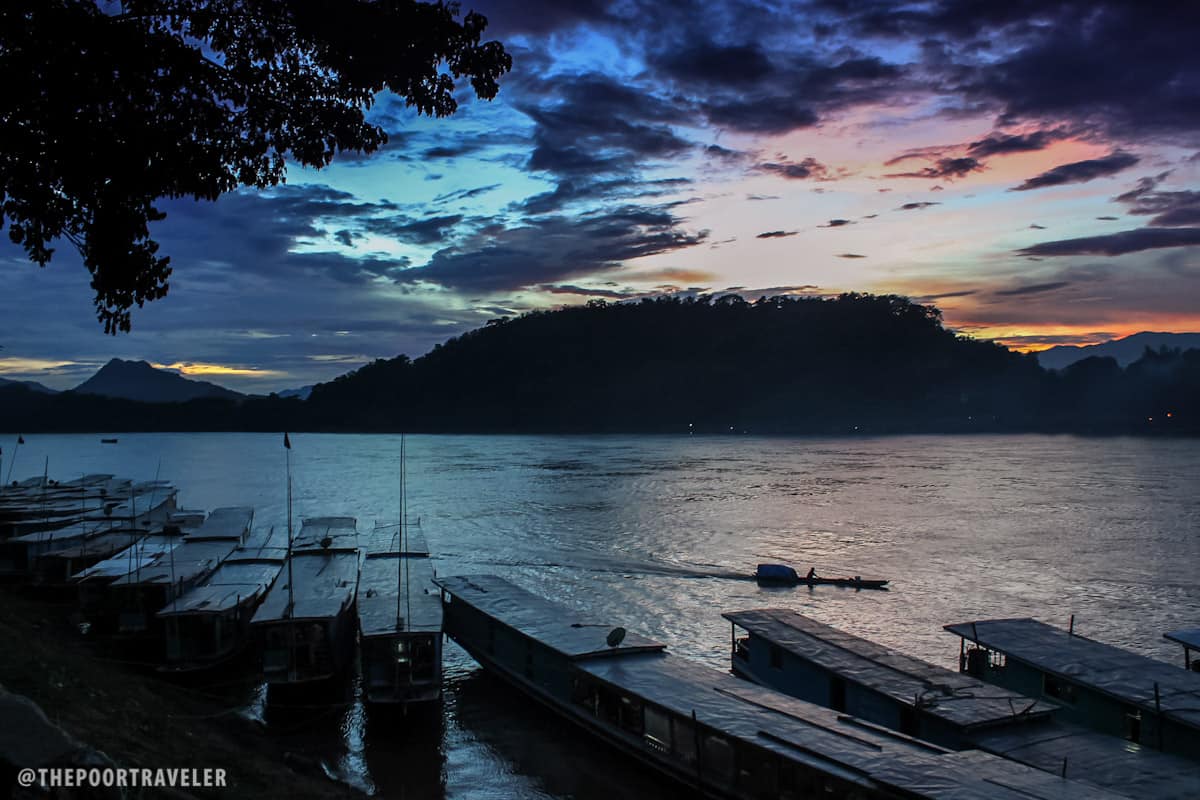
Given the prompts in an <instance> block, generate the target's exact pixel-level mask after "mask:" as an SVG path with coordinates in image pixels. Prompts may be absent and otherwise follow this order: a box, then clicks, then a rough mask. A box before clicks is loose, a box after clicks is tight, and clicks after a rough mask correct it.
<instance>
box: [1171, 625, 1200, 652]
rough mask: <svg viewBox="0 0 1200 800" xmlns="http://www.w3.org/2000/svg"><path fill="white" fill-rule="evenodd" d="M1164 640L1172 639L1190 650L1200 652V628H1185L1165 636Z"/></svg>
mask: <svg viewBox="0 0 1200 800" xmlns="http://www.w3.org/2000/svg"><path fill="white" fill-rule="evenodd" d="M1163 638H1164V639H1170V640H1171V641H1172V642H1177V643H1178V644H1181V645H1183V646H1184V647H1186V648H1187V649H1188V650H1200V628H1184V629H1183V630H1179V631H1171V632H1170V633H1164V634H1163Z"/></svg>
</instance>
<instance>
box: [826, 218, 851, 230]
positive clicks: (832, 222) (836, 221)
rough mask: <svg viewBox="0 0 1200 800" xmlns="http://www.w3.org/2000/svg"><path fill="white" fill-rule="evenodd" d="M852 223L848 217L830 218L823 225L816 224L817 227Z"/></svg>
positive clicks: (835, 226)
mask: <svg viewBox="0 0 1200 800" xmlns="http://www.w3.org/2000/svg"><path fill="white" fill-rule="evenodd" d="M853 224H855V223H854V221H853V220H849V219H831V220H829V222H827V223H825V224H824V225H818V226H817V227H818V228H841V227H844V226H846V225H853Z"/></svg>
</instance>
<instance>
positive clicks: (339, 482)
mask: <svg viewBox="0 0 1200 800" xmlns="http://www.w3.org/2000/svg"><path fill="white" fill-rule="evenodd" d="M109 435H116V436H118V437H119V442H118V444H116V445H111V444H109V445H103V444H101V443H100V438H101V437H100V434H88V435H61V436H54V435H37V436H27V437H25V438H26V444H24V445H22V446H21V447H20V448H19V449H18V450H17V452H16V459H17V462H16V465H15V469H14V472H13V477H14V478H17V477H21V478H24V477H27V476H29V475H32V474H40V473H41V471H42V469H43V465H44V463H45V459H46V458H48V459H49V471H50V475H51V477H55V478H61V479H67V478H71V477H76V476H78V475H80V474H82V473H85V472H111V473H115V474H118V475H123V476H130V477H135V478H141V479H147V478H153V477H154V476H155V475H156V474H160V475H161V477H163V478H168V479H170V480H172V481H173V482H174V483H175V484H176V485H177V486H179V488H180V494H179V504H180V505H181V506H185V507H188V508H204V509H209V510H211V509H212V508H215V507H218V506H226V505H253V506H254V507H255V509H256V512H255V525H256V527H261V526H270V525H276V526H284V525H285V524H286V501H285V497H286V494H285V487H286V480H285V466H284V453H285V451H284V449H283V446H282V439H283V437H282V435H265V434H165V435H164V434H109ZM14 438H15V437H14ZM291 441H292V444H293V449H292V471H293V481H294V487H295V498H294V510H295V514H296V515H297V517H298V518H299V517H304V516H329V515H339V516H341V515H345V516H353V517H356V518H357V519H358V522H359V530H360V531H367V530H369V529H370V528H371V527H372V526H373V525H374V523H375V521H376V520H380V521H383V522H389V521H390V522H394V521H395V519H396V517H397V515H398V513H399V499H398V495H399V492H398V485H399V479H398V474H399V473H398V470H399V459H398V456H399V452H400V439H399V437H398V436H386V435H317V434H294V435H292V437H291ZM0 445H3V446H4V449H5V451H6V452H5V463H4V464H3V469H4V471H5V473H6V474H7V473H8V470H9V467H10V464H9V463H8V459H10V458H11V457H12V454H13V446H12V439H11V438H4V439H0ZM407 452H408V459H407V471H408V513H409V518H410V520H411V521H412V522H414V523H415V522H416V521H417V520H418V518H419V521H420V526H421V529H422V531H423V532H424V534H425V537H426V539H427V540H428V542H429V546H430V549H431V550H432V552H433V555H434V557H435V564H436V568H437V571H438V574H439V575H452V574H471V573H483V572H487V573H495V574H499V575H502V576H505V577H507V578H509V579H511V580H513V581H514V582H516V583H518V584H520V585H521V586H523V587H525V588H527V589H529V590H531V591H533V592H536V593H538V594H542V595H544V596H546V597H549V598H552V599H555V600H558V601H560V602H563V603H565V604H568V605H570V606H573V607H576V608H579V609H581V610H585V611H587V612H588V616H590V617H594V618H598V619H602V620H605V621H609V622H611V624H612V625H614V626H616V625H622V626H624V627H627V628H629V629H631V630H636V631H639V632H641V633H644V634H647V635H649V636H652V637H654V638H657V639H659V640H661V641H663V642H665V643H666V644H667V645H668V646H669V648H670V650H671V651H673V652H675V653H677V654H679V655H682V656H684V657H687V658H691V659H694V660H697V661H700V662H703V663H705V664H708V665H710V666H712V667H713V668H715V669H722V670H724V669H728V660H729V635H730V632H729V626H728V624H727V623H726V622H725V621H724V620H722V619H721V617H720V612H722V611H732V610H741V609H747V608H755V607H764V606H781V607H788V608H793V609H796V610H798V611H801V612H803V613H805V614H810V615H812V616H813V617H815V618H817V619H819V620H821V621H824V622H827V623H830V624H833V625H837V626H840V627H843V628H845V629H846V630H848V631H850V632H852V633H855V634H858V635H860V636H865V637H867V638H872V639H875V640H877V641H879V642H881V643H883V644H885V645H888V646H890V647H893V648H895V649H898V650H902V651H904V652H906V653H909V654H911V655H914V656H918V657H920V658H924V659H928V660H930V661H934V662H936V663H939V664H942V665H945V666H947V667H954V666H955V665H956V661H957V655H958V642H957V640H956V639H955V638H954V637H952V636H951V635H950V634H947V633H945V632H943V631H942V630H941V626H942V625H944V624H947V623H953V622H960V621H965V620H969V619H975V618H983V617H1013V616H1032V617H1036V618H1038V619H1041V620H1044V621H1046V622H1050V623H1052V624H1056V625H1059V626H1064V627H1065V626H1066V625H1067V622H1068V619H1069V618H1070V616H1071V615H1072V614H1074V615H1075V616H1076V623H1075V624H1076V630H1077V631H1079V632H1080V633H1083V634H1084V635H1087V636H1090V637H1093V638H1097V639H1101V640H1104V641H1107V642H1110V643H1113V644H1117V645H1121V646H1124V647H1128V648H1130V649H1132V650H1136V651H1138V652H1142V653H1145V654H1148V655H1151V656H1156V657H1159V658H1163V659H1166V660H1171V661H1176V660H1179V659H1181V655H1180V654H1179V653H1177V652H1175V650H1174V649H1173V647H1172V646H1170V644H1169V643H1168V642H1165V641H1163V639H1162V633H1163V632H1164V631H1167V630H1171V629H1174V628H1178V627H1185V626H1194V625H1196V624H1198V623H1200V584H1198V582H1197V580H1196V569H1197V564H1200V558H1198V557H1200V442H1196V441H1187V440H1147V439H1125V438H1106V439H1083V438H1075V437H1066V436H1054V437H1051V436H994V437H992V436H986V437H985V436H975V437H967V436H958V437H937V436H924V437H894V438H876V439H817V438H752V437H735V436H730V437H711V438H709V437H705V438H701V437H694V438H693V437H644V436H638V437H632V436H631V437H626V436H611V437H535V436H513V437H499V436H487V437H484V436H410V437H408V441H407ZM764 561H768V562H784V563H789V564H793V565H795V566H796V567H797V569H799V570H801V571H806V570H807V569H808V567H809V566H816V568H817V570H818V572H820V573H823V574H861V575H863V576H864V577H865V576H872V577H875V576H877V577H882V578H888V579H890V580H891V581H892V584H891V585H892V589H891V591H888V592H853V591H848V590H843V589H836V588H832V587H820V588H815V589H813V590H807V589H803V590H796V589H760V588H759V587H758V586H757V585H756V584H755V583H754V582H753V581H747V580H745V579H744V578H743V577H741V576H744V575H747V574H749V573H752V572H753V570H754V566H755V564H757V563H759V562H764ZM446 673H447V683H446V700H445V703H444V705H443V708H442V712H441V714H440V716H439V717H438V718H436V719H431V720H413V721H401V722H400V724H398V725H397V724H386V723H383V724H381V723H380V722H379V721H378V720H377V719H375V718H371V719H368V717H367V715H366V714H365V713H364V712H363V709H362V707H361V705H360V704H358V703H357V702H355V701H354V700H352V699H351V700H350V701H349V702H347V703H345V704H340V705H336V706H332V707H330V708H328V709H317V710H314V711H312V712H311V716H302V717H300V718H299V721H297V720H296V718H294V717H292V716H291V715H289V716H288V717H287V718H286V719H284V720H283V721H280V720H279V719H278V718H277V717H275V716H272V715H271V714H265V718H266V724H267V729H268V731H270V732H271V734H272V735H275V736H278V737H280V738H281V739H283V740H284V741H285V742H286V743H287V744H288V746H290V747H292V748H294V749H295V750H296V751H297V752H299V753H302V754H304V755H305V756H307V757H309V758H311V759H314V760H317V761H320V762H321V763H322V764H323V765H324V767H325V768H326V769H327V770H328V771H329V772H330V773H331V774H333V775H335V776H337V777H339V778H341V779H343V780H346V781H348V782H350V783H352V784H354V785H356V786H359V787H362V788H364V789H367V790H368V791H372V792H376V793H378V794H380V795H382V796H387V797H413V798H418V797H419V798H424V797H449V798H508V797H514V798H566V797H578V798H596V799H597V800H600V799H601V798H603V800H611V798H614V797H647V798H649V797H660V796H664V795H669V794H673V793H674V792H673V790H672V788H671V787H670V786H666V785H664V784H663V783H661V782H660V781H659V780H658V779H657V778H655V777H654V776H652V775H649V774H647V773H645V772H643V771H641V770H640V769H638V768H636V767H634V766H632V765H630V764H629V763H628V762H627V761H625V760H624V759H622V758H620V757H619V756H616V755H614V754H612V753H610V752H608V751H607V749H605V748H604V747H602V746H600V745H598V744H596V743H595V742H593V741H592V740H591V739H589V738H587V737H586V736H583V735H582V734H579V733H576V732H575V731H574V729H572V728H571V727H570V726H569V725H568V724H566V723H564V722H561V721H559V720H558V719H556V718H555V717H553V716H551V715H550V714H548V713H546V712H544V711H541V710H539V709H537V708H534V707H532V704H531V703H529V702H527V701H525V700H523V699H522V698H520V697H518V696H514V694H513V692H512V691H511V690H508V689H507V688H505V687H504V686H503V685H501V684H498V683H496V682H495V681H493V680H491V679H490V678H488V677H487V676H485V675H484V674H483V673H482V672H481V671H480V670H479V668H478V666H477V665H476V664H475V663H474V662H473V661H472V660H471V659H470V658H469V657H468V656H466V654H465V653H463V652H462V651H461V650H460V649H458V647H457V646H455V645H453V644H448V645H447V648H446ZM214 691H225V690H224V689H220V690H217V689H214ZM262 696H263V692H262V690H261V687H250V689H249V690H248V691H246V692H244V693H243V694H236V693H235V694H225V695H219V696H214V698H213V702H214V704H218V705H219V704H220V703H222V702H224V703H234V705H235V706H236V707H237V709H238V710H237V712H236V713H243V714H246V715H250V716H264V708H263V702H262ZM297 713H301V714H308V713H309V712H307V711H305V712H297ZM213 766H219V765H213Z"/></svg>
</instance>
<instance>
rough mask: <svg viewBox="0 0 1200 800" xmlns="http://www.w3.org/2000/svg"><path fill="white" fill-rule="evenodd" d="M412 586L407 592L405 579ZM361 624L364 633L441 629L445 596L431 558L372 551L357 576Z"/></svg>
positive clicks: (384, 633) (386, 633)
mask: <svg viewBox="0 0 1200 800" xmlns="http://www.w3.org/2000/svg"><path fill="white" fill-rule="evenodd" d="M405 580H407V581H409V584H408V585H409V587H410V590H409V591H408V592H407V593H405V592H404V583H403V581H405ZM358 627H359V629H360V630H361V631H362V635H363V636H390V635H393V634H396V633H400V632H405V631H431V632H438V631H441V629H442V599H441V597H440V595H439V593H438V591H437V587H435V586H434V583H433V564H431V563H430V561H429V559H428V558H425V557H418V558H411V557H408V556H405V555H402V554H400V553H369V554H368V556H367V558H366V559H364V560H363V564H362V571H361V573H360V574H359V579H358Z"/></svg>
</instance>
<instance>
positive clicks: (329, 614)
mask: <svg viewBox="0 0 1200 800" xmlns="http://www.w3.org/2000/svg"><path fill="white" fill-rule="evenodd" d="M289 549H290V555H289V556H288V557H287V559H286V560H285V562H284V566H283V569H282V571H281V573H280V578H279V580H277V581H276V582H275V585H274V586H272V587H271V590H270V591H269V592H268V593H267V596H266V598H265V599H264V600H263V602H262V605H260V606H259V607H258V610H257V611H256V612H255V614H254V617H253V618H252V619H251V623H250V624H251V626H252V628H253V629H254V631H255V635H256V636H257V637H259V640H260V641H261V643H262V659H263V675H264V676H265V677H266V679H267V684H268V686H269V687H271V688H273V689H279V688H284V687H289V686H291V687H299V686H302V685H305V684H311V683H317V682H321V681H328V680H330V679H332V678H335V677H338V676H339V675H344V674H346V673H347V671H348V669H349V667H350V666H351V664H352V663H353V660H354V641H355V630H356V627H357V626H356V621H355V617H354V598H355V593H356V591H357V589H358V573H359V555H358V531H357V530H356V521H355V519H354V518H353V517H315V518H311V519H307V520H305V521H304V524H303V526H302V527H301V530H300V533H299V534H298V535H297V536H296V538H295V541H293V542H292V543H291V546H290V548H289Z"/></svg>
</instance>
